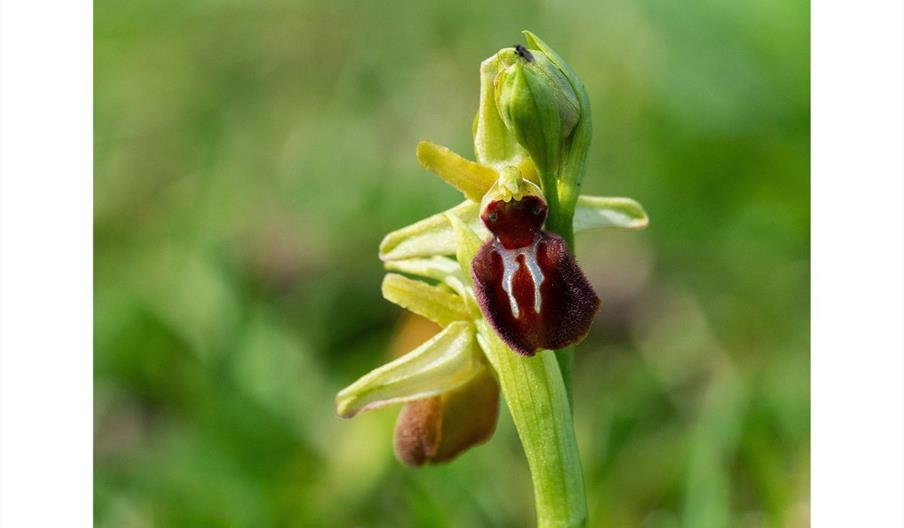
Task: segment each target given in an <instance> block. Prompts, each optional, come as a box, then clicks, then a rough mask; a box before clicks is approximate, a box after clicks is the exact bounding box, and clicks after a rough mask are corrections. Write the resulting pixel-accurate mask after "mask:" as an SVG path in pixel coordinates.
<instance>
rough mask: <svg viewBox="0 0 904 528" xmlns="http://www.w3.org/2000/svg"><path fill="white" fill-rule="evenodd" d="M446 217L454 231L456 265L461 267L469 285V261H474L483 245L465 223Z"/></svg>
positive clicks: (452, 217)
mask: <svg viewBox="0 0 904 528" xmlns="http://www.w3.org/2000/svg"><path fill="white" fill-rule="evenodd" d="M448 217H449V222H450V223H451V224H452V227H453V228H454V230H455V238H456V240H455V242H456V245H457V251H456V257H457V258H458V264H459V266H461V270H462V272H463V273H464V274H465V276H466V277H468V282H469V283H470V282H471V261H473V260H474V257H475V256H476V255H477V252H478V251H480V246H482V245H483V242H482V241H481V239H480V237H478V236H477V233H475V232H474V230H473V229H471V227H470V226H468V225H467V224H466V223H464V222H463V221H461V220H460V219H458V218H457V217H455V216H453V215H448Z"/></svg>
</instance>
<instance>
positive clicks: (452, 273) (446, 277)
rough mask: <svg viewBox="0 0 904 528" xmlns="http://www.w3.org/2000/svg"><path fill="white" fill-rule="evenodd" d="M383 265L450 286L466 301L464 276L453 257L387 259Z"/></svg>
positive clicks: (389, 268)
mask: <svg viewBox="0 0 904 528" xmlns="http://www.w3.org/2000/svg"><path fill="white" fill-rule="evenodd" d="M385 265H386V269H387V270H388V271H398V272H400V273H407V274H408V275H416V276H418V277H424V278H427V279H433V280H437V281H440V282H442V283H443V284H445V285H446V286H448V287H450V288H452V289H453V290H454V291H455V293H457V294H458V295H459V296H461V297H462V298H465V300H466V301H467V291H466V290H465V283H464V280H465V277H464V275H463V274H462V272H461V267H460V266H459V265H458V261H456V260H454V259H450V258H449V257H442V256H435V257H427V258H413V259H403V260H388V261H386V264H385Z"/></svg>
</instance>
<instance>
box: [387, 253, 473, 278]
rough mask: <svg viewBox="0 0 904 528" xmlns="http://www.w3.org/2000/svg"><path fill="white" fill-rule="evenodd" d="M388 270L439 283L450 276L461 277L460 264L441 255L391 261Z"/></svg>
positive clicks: (388, 263)
mask: <svg viewBox="0 0 904 528" xmlns="http://www.w3.org/2000/svg"><path fill="white" fill-rule="evenodd" d="M386 269H387V270H389V271H398V272H399V273H407V274H409V275H417V276H418V277H424V278H427V279H433V280H438V281H442V280H445V279H446V278H447V277H449V276H450V275H455V276H460V275H461V269H460V268H459V267H458V262H456V261H454V260H452V259H450V258H448V257H443V256H440V255H437V256H434V257H426V258H411V259H404V260H390V261H388V262H386Z"/></svg>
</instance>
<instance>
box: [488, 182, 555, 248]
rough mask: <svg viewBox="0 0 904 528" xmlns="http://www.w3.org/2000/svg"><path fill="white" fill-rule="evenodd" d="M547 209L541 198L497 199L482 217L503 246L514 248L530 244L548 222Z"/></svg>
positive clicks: (489, 204) (490, 204)
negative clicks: (544, 223)
mask: <svg viewBox="0 0 904 528" xmlns="http://www.w3.org/2000/svg"><path fill="white" fill-rule="evenodd" d="M546 212H547V206H546V202H545V201H544V200H543V198H541V197H539V196H533V195H530V196H525V197H524V198H522V199H520V200H510V201H507V202H506V201H504V200H494V201H492V202H490V203H488V204H487V205H486V206H485V207H484V209H483V212H482V213H481V215H480V218H481V220H483V223H484V225H485V226H486V227H487V229H489V230H490V232H491V233H493V235H494V236H495V237H496V238H498V239H499V241H500V242H501V243H502V245H503V246H505V247H506V248H508V249H514V248H519V247H524V246H527V245H530V244H531V243H532V242H533V240H534V236H535V234H536V233H538V232H540V230H541V229H542V228H543V222H545V221H546Z"/></svg>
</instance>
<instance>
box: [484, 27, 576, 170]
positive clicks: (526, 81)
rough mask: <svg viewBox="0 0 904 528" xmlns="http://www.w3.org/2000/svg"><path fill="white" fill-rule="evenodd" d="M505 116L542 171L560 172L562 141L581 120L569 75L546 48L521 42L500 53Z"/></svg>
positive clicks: (499, 96)
mask: <svg viewBox="0 0 904 528" xmlns="http://www.w3.org/2000/svg"><path fill="white" fill-rule="evenodd" d="M498 60H499V65H500V67H499V73H498V74H497V75H496V83H495V84H496V85H495V95H496V106H497V107H498V109H499V115H500V117H501V118H502V121H503V122H504V123H505V125H506V127H508V129H509V130H510V131H511V132H512V134H513V135H514V136H515V139H516V140H517V141H518V143H520V144H521V146H523V147H524V148H525V149H527V151H528V153H529V154H530V156H531V158H532V159H533V161H534V163H535V164H536V165H537V168H538V169H539V170H540V171H541V172H555V171H556V169H557V167H558V164H559V159H560V156H561V150H562V144H563V142H564V140H565V139H566V138H567V137H568V136H569V135H571V132H572V131H573V130H574V128H575V126H576V125H577V123H578V121H579V120H580V118H581V106H580V103H579V102H578V98H577V95H576V94H575V92H574V89H573V88H572V86H571V83H569V81H568V78H567V77H566V76H565V74H564V73H563V72H562V71H561V70H560V69H559V68H558V67H557V66H556V65H555V64H554V63H553V62H552V61H550V59H549V57H547V56H546V54H545V53H543V52H542V51H540V50H529V49H527V48H524V47H522V46H520V45H516V46H515V47H514V48H507V49H504V50H502V51H500V52H499V53H498Z"/></svg>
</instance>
